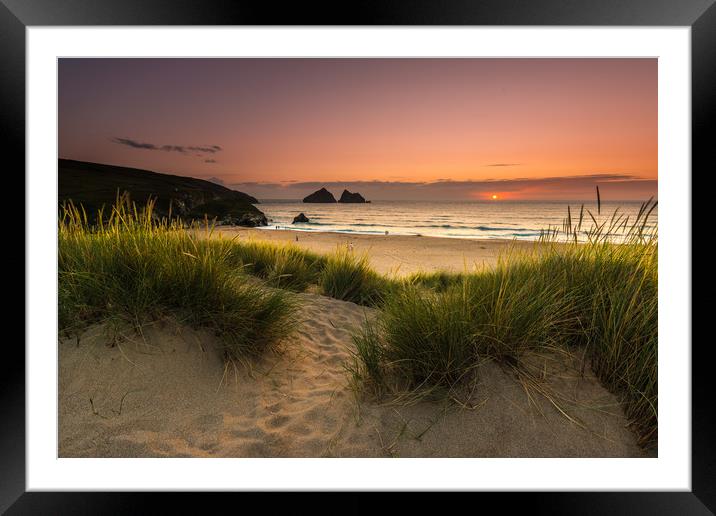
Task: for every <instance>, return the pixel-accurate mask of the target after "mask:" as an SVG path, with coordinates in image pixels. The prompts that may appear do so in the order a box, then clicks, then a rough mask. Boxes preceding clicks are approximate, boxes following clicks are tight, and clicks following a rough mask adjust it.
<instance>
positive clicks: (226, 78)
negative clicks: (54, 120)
mask: <svg viewBox="0 0 716 516" xmlns="http://www.w3.org/2000/svg"><path fill="white" fill-rule="evenodd" d="M657 121H658V117H657V60H656V59H61V60H60V65H59V144H60V157H65V158H71V159H80V160H86V161H96V162H101V163H111V164H117V165H124V166H132V167H137V168H145V169H149V170H156V171H159V172H167V173H175V174H179V175H188V176H193V177H199V178H204V179H208V178H212V179H213V180H216V181H217V182H222V183H224V184H226V185H237V189H243V190H244V191H247V192H248V193H251V189H252V188H255V189H256V191H261V192H263V195H271V188H273V189H274V190H275V192H276V197H289V196H293V195H295V196H298V194H300V193H301V191H302V190H301V189H300V188H299V187H298V185H299V184H301V183H314V182H319V183H320V182H327V183H335V184H336V185H339V184H342V183H345V184H346V185H348V184H354V183H356V182H359V183H362V182H374V181H382V182H389V183H391V185H392V186H391V189H389V190H390V191H391V192H392V194H391V195H397V196H398V197H406V196H407V197H410V196H411V195H414V194H411V193H410V191H414V190H410V189H404V191H403V190H400V189H399V188H398V187H399V186H400V185H399V183H432V182H445V181H456V182H464V183H465V186H466V188H464V189H462V190H460V189H459V188H453V189H451V190H450V192H452V193H443V194H441V195H449V198H456V199H457V198H460V199H469V198H483V197H484V196H487V195H492V193H498V194H500V197H501V198H505V199H508V198H535V199H539V198H545V196H547V197H548V198H559V197H561V196H567V198H569V195H586V193H582V190H584V192H587V190H589V191H590V192H591V191H592V190H593V187H592V186H591V185H590V186H589V188H587V186H586V184H587V181H586V180H585V181H582V182H578V181H575V180H572V179H565V181H563V182H562V183H560V182H559V181H557V182H555V178H573V177H575V176H585V177H587V176H595V179H594V180H593V182H595V184H596V183H598V184H600V188H601V184H602V183H601V181H602V179H601V175H614V176H620V177H618V178H617V179H612V180H609V181H610V182H611V185H610V186H609V187H608V188H610V189H611V191H612V192H613V193H614V195H613V198H620V197H621V198H629V196H630V195H636V193H635V192H638V194H639V195H640V196H643V195H644V194H645V193H648V191H650V190H654V193H655V190H656V179H657V171H658V163H657V150H658V148H657V127H658V123H657ZM546 178H548V181H547V182H546V183H544V184H542V183H540V181H543V180H545V179H546ZM513 180H531V182H529V183H528V184H525V185H523V186H522V187H521V189H519V190H518V189H515V188H513V186H514V183H510V184H508V185H507V186H508V187H509V188H507V189H506V190H503V191H500V192H497V191H496V192H489V194H488V193H486V192H485V190H484V188H489V184H488V185H485V184H484V182H486V181H487V182H490V181H498V182H500V181H502V182H504V181H508V182H509V181H513ZM635 181H636V183H638V184H632V183H634V182H635ZM543 182H544V181H543ZM393 183H396V184H398V185H397V186H395V185H393ZM471 183H475V184H481V185H482V186H480V187H479V188H478V187H476V188H472V187H469V186H468V185H469V184H471ZM547 183H549V184H551V185H552V186H550V187H547V186H545V185H546V184H547ZM627 183H629V184H628V185H627ZM291 184H293V185H295V186H294V187H292V188H286V185H291ZM520 184H521V183H520ZM560 184H562V187H563V189H562V190H560V189H559V186H558V185H560ZM577 184H579V188H577V186H575V185H577ZM239 185H241V188H239V187H238V186H239ZM255 185H258V186H255ZM570 185H571V186H570ZM393 186H395V188H393ZM642 187H643V188H642ZM307 188H308V187H307ZM570 188H571V189H572V190H570ZM409 190H410V191H409ZM642 190H643V192H642ZM423 191H425V190H424V189H423ZM436 191H437V190H436ZM440 191H442V192H448V190H446V189H442V190H440ZM376 193H377V194H378V195H380V190H379V189H378V190H376ZM426 195H427V194H426ZM625 196H626V197H625Z"/></svg>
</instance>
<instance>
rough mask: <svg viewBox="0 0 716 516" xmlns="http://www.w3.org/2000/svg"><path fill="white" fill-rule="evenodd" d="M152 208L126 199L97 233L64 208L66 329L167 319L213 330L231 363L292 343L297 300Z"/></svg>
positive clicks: (61, 242)
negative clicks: (158, 217) (115, 321)
mask: <svg viewBox="0 0 716 516" xmlns="http://www.w3.org/2000/svg"><path fill="white" fill-rule="evenodd" d="M152 206H153V205H152V203H151V202H150V203H149V204H148V205H147V206H146V207H145V208H143V209H137V207H136V206H135V205H131V204H130V203H129V201H128V199H127V198H126V197H123V198H121V199H118V202H117V204H116V205H115V206H114V207H112V209H111V212H110V213H109V214H108V216H107V217H103V216H102V214H100V217H98V219H97V220H98V222H97V224H96V225H94V224H93V225H90V224H88V222H87V217H86V216H85V214H84V212H83V211H82V209H81V208H78V207H76V206H73V205H72V204H66V205H64V207H63V208H62V213H61V218H60V221H59V235H58V266H59V283H58V291H59V300H58V301H59V325H60V330H64V331H77V330H79V329H81V327H82V326H84V325H86V324H89V323H93V322H101V321H106V320H110V319H120V320H123V321H126V322H128V323H130V324H132V325H134V326H141V325H142V324H143V323H145V322H148V321H150V320H152V319H156V318H158V317H161V316H163V315H167V314H172V315H177V316H179V317H180V318H181V319H182V320H186V321H187V322H189V323H190V324H193V325H195V326H197V327H203V328H208V329H210V330H213V331H214V332H215V333H216V334H217V336H218V337H219V338H220V342H221V343H222V344H223V346H224V350H225V354H226V357H227V358H241V357H244V356H246V355H256V354H259V353H261V352H262V351H263V349H264V348H265V347H266V346H268V345H270V344H271V343H273V342H276V341H277V340H279V339H281V338H282V337H285V336H286V335H288V334H289V332H290V331H291V328H292V321H293V314H294V311H295V306H294V302H293V301H292V298H291V294H290V293H288V292H286V291H284V290H278V289H270V288H265V287H264V286H262V285H259V284H257V283H256V282H255V281H248V280H247V276H246V275H245V274H243V273H242V271H241V269H239V268H236V267H234V266H233V264H232V260H231V253H230V250H231V244H230V243H229V242H227V241H224V240H220V239H203V238H200V237H198V236H196V234H195V232H191V231H186V230H185V228H184V227H183V225H182V224H180V223H179V222H178V221H168V220H166V219H165V220H160V221H157V220H155V217H153V213H152Z"/></svg>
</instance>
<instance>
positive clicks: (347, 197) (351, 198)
mask: <svg viewBox="0 0 716 516" xmlns="http://www.w3.org/2000/svg"><path fill="white" fill-rule="evenodd" d="M338 202H358V203H361V202H367V201H366V200H365V198H364V197H363V196H362V195H361V194H359V193H358V192H355V193H351V192H349V191H348V190H343V193H342V194H341V198H340V199H339V200H338Z"/></svg>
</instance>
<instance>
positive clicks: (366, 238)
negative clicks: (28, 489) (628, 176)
mask: <svg viewBox="0 0 716 516" xmlns="http://www.w3.org/2000/svg"><path fill="white" fill-rule="evenodd" d="M214 231H215V232H216V233H218V234H221V235H222V236H223V237H225V238H226V237H228V238H239V239H247V240H249V239H252V240H260V241H266V242H276V243H292V244H295V245H297V246H299V247H301V248H304V249H307V250H309V251H313V252H317V253H320V254H327V253H331V252H333V251H335V250H336V248H337V247H339V246H345V245H348V246H352V248H353V249H354V251H356V252H357V253H366V254H367V255H368V259H369V261H370V263H371V266H372V267H373V268H374V269H375V270H376V271H377V272H380V273H382V274H387V275H397V276H403V275H408V274H412V273H414V272H421V271H422V272H434V271H446V272H463V271H465V270H468V271H469V270H474V268H475V267H482V266H488V267H491V266H494V265H495V264H496V263H497V260H498V257H499V256H500V255H501V254H502V253H504V252H506V251H507V250H509V249H522V250H527V249H529V248H532V247H534V246H536V245H539V242H538V241H535V240H509V239H497V238H491V239H472V238H471V239H467V238H446V237H436V236H431V237H427V236H418V235H367V234H352V233H339V232H330V231H302V230H296V229H280V230H276V229H268V230H267V229H256V228H246V227H240V226H216V227H215V228H214Z"/></svg>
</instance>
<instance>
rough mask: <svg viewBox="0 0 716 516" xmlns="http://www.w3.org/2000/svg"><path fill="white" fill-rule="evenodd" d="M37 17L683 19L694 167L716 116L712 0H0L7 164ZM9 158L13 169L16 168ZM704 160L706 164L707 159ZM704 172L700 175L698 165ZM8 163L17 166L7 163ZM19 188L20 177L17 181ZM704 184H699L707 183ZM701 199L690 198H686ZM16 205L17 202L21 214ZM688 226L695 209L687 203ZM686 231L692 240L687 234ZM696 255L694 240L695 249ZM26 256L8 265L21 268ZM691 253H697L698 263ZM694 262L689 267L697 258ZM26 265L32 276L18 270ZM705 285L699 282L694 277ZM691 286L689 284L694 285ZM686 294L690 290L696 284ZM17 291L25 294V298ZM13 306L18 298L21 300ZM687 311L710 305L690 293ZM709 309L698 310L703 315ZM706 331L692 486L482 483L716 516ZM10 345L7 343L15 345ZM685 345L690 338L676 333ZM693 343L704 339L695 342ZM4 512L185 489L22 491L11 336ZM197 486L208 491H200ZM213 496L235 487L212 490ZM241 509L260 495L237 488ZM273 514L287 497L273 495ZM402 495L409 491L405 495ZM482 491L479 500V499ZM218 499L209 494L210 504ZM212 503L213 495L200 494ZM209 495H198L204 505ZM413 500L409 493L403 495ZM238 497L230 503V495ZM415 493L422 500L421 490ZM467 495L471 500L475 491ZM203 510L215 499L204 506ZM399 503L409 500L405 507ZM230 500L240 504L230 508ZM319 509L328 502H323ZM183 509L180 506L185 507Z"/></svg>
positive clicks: (226, 21)
mask: <svg viewBox="0 0 716 516" xmlns="http://www.w3.org/2000/svg"><path fill="white" fill-rule="evenodd" d="M39 25H57V26H62V25H74V26H82V25H155V26H162V25H272V26H276V25H336V26H341V25H353V26H355V25H446V26H450V25H463V26H465V25H551V26H560V25H562V26H567V25H576V26H586V25H591V26H595V25H604V26H609V25H620V26H689V27H691V45H692V47H691V51H692V56H691V59H692V66H691V72H692V171H686V172H685V173H691V174H692V192H694V193H696V192H698V190H697V189H693V179H695V177H696V176H698V175H705V174H706V173H707V172H708V171H710V170H713V166H714V158H716V154H715V153H714V150H713V149H714V148H715V147H716V146H715V145H714V141H713V140H712V138H713V137H710V136H709V135H710V134H712V133H714V132H715V131H713V129H714V126H716V110H714V104H716V95H715V94H714V92H716V6H715V5H714V0H678V1H676V0H673V1H669V0H601V1H594V0H591V1H590V0H525V1H523V2H516V1H506V0H473V1H470V0H458V1H442V2H437V1H430V0H413V1H407V2H400V1H396V0H390V1H382V2H370V3H369V2H356V3H353V4H344V3H341V2H333V3H325V4H323V3H316V2H311V3H310V4H309V3H298V2H296V3H286V5H281V6H280V8H279V7H277V6H276V5H274V4H272V3H270V2H267V1H264V2H246V1H240V2H230V1H227V0H224V1H222V0H209V1H207V0H204V1H202V0H173V1H166V0H123V1H121V2H120V1H119V0H63V1H60V0H0V64H1V66H2V68H0V70H1V73H0V125H1V130H2V133H0V134H2V135H3V138H2V139H0V140H2V146H3V153H4V160H3V161H4V163H6V164H8V168H7V169H5V171H6V173H7V174H9V173H10V170H11V169H14V170H25V29H26V28H27V27H29V26H39ZM11 167H12V168H11ZM707 167H708V168H707ZM696 170H700V173H699V174H695V173H694V172H693V171H696ZM13 173H14V172H13ZM23 192H24V186H23ZM702 193H703V191H702ZM699 204H700V203H697V202H696V199H695V198H694V197H693V196H692V206H697V205H699ZM21 213H22V212H21ZM692 219H693V223H694V227H693V228H692V236H693V234H696V233H695V230H696V227H698V224H700V223H701V222H700V220H702V219H701V218H700V217H697V216H696V215H695V214H694V213H693V212H692ZM692 241H693V239H692ZM692 253H693V250H692ZM24 258H25V256H24V254H23V255H22V256H19V255H13V256H12V257H11V263H10V264H9V265H8V266H10V267H15V268H18V269H19V268H20V267H21V263H20V262H21V261H22V262H23V264H22V267H23V268H24V269H25V267H24ZM695 258H698V255H696V254H692V264H693V265H695V263H694V262H695V261H696V260H694V259H695ZM693 265H692V267H693ZM25 273H26V275H27V274H28V271H27V269H25ZM701 288H705V286H704V287H701ZM692 292H693V290H692ZM692 296H693V294H692ZM23 298H24V296H23ZM17 305H18V306H20V303H19V302H18V303H17ZM23 306H24V304H23ZM692 307H693V311H692V313H696V314H697V317H694V316H693V315H692V320H699V318H698V314H699V313H700V312H699V310H704V311H705V310H707V309H708V303H707V302H705V303H704V304H702V305H700V306H698V305H697V304H695V303H692ZM706 317H707V316H706V313H705V312H704V317H703V318H702V319H701V320H708V319H707V318H706ZM710 341H711V339H705V340H703V341H701V342H696V345H695V346H692V372H693V378H692V428H693V431H692V462H691V465H692V491H691V492H643V493H634V492H623V493H523V494H516V493H502V494H497V493H481V494H479V495H477V496H478V497H482V498H483V500H484V501H486V500H489V501H491V502H496V503H497V504H499V506H500V510H501V511H505V510H506V511H508V512H511V510H514V509H515V508H523V510H529V511H530V512H531V513H542V512H548V513H550V514H563V513H570V514H571V513H579V514H606V513H610V514H630V515H636V514H713V512H714V511H716V454H715V453H714V438H715V437H716V427H715V425H714V422H713V417H712V416H713V413H714V408H713V407H714V406H716V404H715V403H714V402H713V400H712V397H711V396H710V392H711V389H712V386H711V384H710V382H709V377H710V376H711V374H713V373H712V371H711V369H712V365H711V364H712V362H711V361H710V360H709V359H708V355H709V353H710V349H709V348H710V347H711V345H710V344H711V342H710ZM10 344H12V345H10ZM680 344H683V345H685V346H687V345H690V344H691V343H680ZM699 344H700V345H699ZM0 381H1V382H2V389H1V390H0V407H1V408H2V411H1V412H0V512H5V511H7V513H8V514H26V513H27V514H75V513H88V514H90V513H91V514H104V513H118V514H119V513H146V512H149V511H150V509H149V506H148V505H147V504H148V503H149V502H153V501H158V502H159V503H161V505H162V511H161V512H165V513H168V512H173V509H175V508H176V509H179V508H181V509H183V511H186V510H187V509H188V508H189V507H190V506H189V505H188V502H189V500H188V499H187V496H188V494H185V493H170V494H166V493H165V494H147V493H144V494H138V493H134V494H127V493H67V492H65V493H39V492H30V493H27V492H25V473H26V470H25V355H24V351H23V350H22V349H21V348H20V347H19V346H18V345H17V344H16V342H7V345H6V346H5V350H4V353H3V358H2V359H0ZM199 496H203V497H205V496H207V495H206V494H202V495H199ZM213 496H218V498H220V499H222V498H223V499H225V498H227V497H234V496H236V495H234V494H222V495H213ZM240 496H244V497H245V498H247V500H242V502H241V503H242V506H243V507H245V508H248V505H244V504H246V503H251V502H252V501H254V500H252V497H255V496H256V495H253V494H244V495H240ZM270 496H271V497H272V512H273V511H274V510H276V509H277V508H278V505H276V502H282V501H285V498H284V497H282V496H277V495H276V494H271V495H270ZM350 496H351V498H350V500H349V501H348V500H346V501H344V502H342V505H341V506H340V507H341V512H353V513H358V512H366V511H369V510H372V509H371V507H374V503H373V502H372V501H371V498H372V497H375V496H377V495H376V494H367V495H358V494H355V493H354V494H352V495H350ZM310 498H313V497H307V496H302V497H298V500H291V501H290V503H291V507H292V510H294V511H295V510H296V509H299V508H302V506H304V504H305V506H306V507H310V508H311V510H312V511H315V510H320V509H321V506H323V507H326V505H325V504H323V503H320V506H318V505H316V501H315V500H313V499H310ZM406 498H407V497H406ZM483 500H480V502H477V503H482V501H483ZM215 501H216V499H215V498H212V503H215ZM206 502H208V501H206ZM206 502H205V503H206ZM407 502H408V500H406V503H407ZM232 503H235V502H232ZM410 503H411V504H414V505H415V506H416V507H425V508H426V507H427V505H426V503H425V501H424V497H423V496H422V495H420V494H418V495H411V496H410ZM469 503H476V502H475V501H471V502H469ZM204 507H205V508H208V507H210V506H209V505H205V506H204ZM404 508H405V506H404ZM236 510H240V508H239V507H236ZM324 510H325V509H324ZM183 511H182V512H183Z"/></svg>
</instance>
